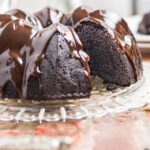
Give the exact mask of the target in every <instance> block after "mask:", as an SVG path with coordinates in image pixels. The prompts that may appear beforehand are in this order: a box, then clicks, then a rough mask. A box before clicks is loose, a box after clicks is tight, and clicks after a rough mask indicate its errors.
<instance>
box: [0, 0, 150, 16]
mask: <svg viewBox="0 0 150 150" xmlns="http://www.w3.org/2000/svg"><path fill="white" fill-rule="evenodd" d="M10 1H12V2H13V3H12V5H11V8H14V7H18V8H20V9H22V10H24V11H26V12H29V13H33V12H35V11H38V10H40V9H42V8H43V7H45V6H47V5H49V6H52V7H55V8H58V9H60V10H62V11H64V12H69V11H71V10H72V9H75V8H76V7H78V6H79V5H83V4H84V5H89V6H90V7H92V8H94V9H101V8H102V9H108V10H112V11H114V12H116V13H118V14H119V15H120V16H123V17H127V16H129V15H131V14H132V12H133V10H132V9H133V6H132V2H133V0H0V12H1V13H2V12H5V11H6V10H7V9H8V2H10ZM16 1H17V4H16ZM135 1H136V2H137V8H136V10H137V13H138V14H141V13H145V12H147V11H150V0H135Z"/></svg>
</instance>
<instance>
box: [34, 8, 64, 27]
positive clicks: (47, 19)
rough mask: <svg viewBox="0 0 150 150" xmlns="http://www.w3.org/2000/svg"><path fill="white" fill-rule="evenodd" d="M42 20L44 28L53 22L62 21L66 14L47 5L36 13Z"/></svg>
mask: <svg viewBox="0 0 150 150" xmlns="http://www.w3.org/2000/svg"><path fill="white" fill-rule="evenodd" d="M34 15H35V16H36V17H37V18H38V19H39V20H40V21H41V24H42V26H43V27H44V28H46V27H48V26H49V25H51V24H53V23H58V22H59V23H61V22H62V20H63V18H64V16H65V14H64V13H63V12H61V11H59V10H57V9H54V8H51V7H45V8H44V9H42V10H41V11H39V12H36V13H35V14H34Z"/></svg>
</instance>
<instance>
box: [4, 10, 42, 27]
mask: <svg viewBox="0 0 150 150" xmlns="http://www.w3.org/2000/svg"><path fill="white" fill-rule="evenodd" d="M5 14H8V15H12V16H15V17H17V18H21V19H25V20H26V21H27V22H29V23H30V24H32V25H33V26H35V27H36V28H38V29H43V26H42V24H41V22H40V21H39V19H38V18H37V17H36V16H35V15H29V14H27V13H25V12H23V11H22V10H20V9H12V10H9V11H7V12H6V13H5Z"/></svg>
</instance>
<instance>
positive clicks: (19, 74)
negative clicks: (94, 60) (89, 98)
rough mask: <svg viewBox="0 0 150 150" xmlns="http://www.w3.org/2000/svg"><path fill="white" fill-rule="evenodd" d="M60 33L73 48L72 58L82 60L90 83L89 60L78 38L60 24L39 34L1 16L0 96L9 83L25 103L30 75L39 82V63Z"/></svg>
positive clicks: (18, 20)
mask: <svg viewBox="0 0 150 150" xmlns="http://www.w3.org/2000/svg"><path fill="white" fill-rule="evenodd" d="M56 32H58V33H60V34H61V35H62V36H63V37H64V39H65V41H66V42H67V43H68V46H69V47H70V50H71V54H72V57H76V58H78V59H80V60H81V61H82V63H83V66H84V68H83V71H84V73H85V75H86V76H87V77H88V79H89V81H90V77H89V76H90V69H89V66H88V60H89V56H88V55H87V54H86V53H85V52H84V51H83V45H82V43H81V41H80V39H79V37H78V36H77V34H76V33H75V32H74V31H73V30H72V29H71V28H70V27H65V26H64V25H61V24H59V23H56V24H53V25H51V26H49V27H48V28H45V29H43V30H39V29H37V28H36V27H34V26H33V25H32V24H30V23H29V22H28V21H26V20H24V19H20V18H17V17H14V16H11V15H6V14H5V15H0V70H1V71H0V96H1V97H2V96H3V95H2V89H3V87H4V86H5V84H6V83H7V82H12V84H13V85H14V87H15V88H16V90H17V92H18V93H19V96H20V98H22V99H26V97H27V85H28V79H29V77H30V76H31V75H34V76H36V77H37V78H38V79H39V81H40V75H41V71H40V69H39V68H40V62H41V61H42V59H43V58H44V57H45V51H46V48H47V46H48V44H49V42H50V40H51V38H52V36H53V35H54V34H55V33H56Z"/></svg>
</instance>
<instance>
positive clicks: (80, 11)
mask: <svg viewBox="0 0 150 150" xmlns="http://www.w3.org/2000/svg"><path fill="white" fill-rule="evenodd" d="M92 11H93V9H91V8H89V7H87V6H81V7H79V8H77V9H76V10H75V11H74V12H73V13H72V15H71V17H72V21H73V24H76V23H77V22H78V21H80V20H81V19H82V18H84V17H86V16H87V15H88V14H89V13H90V12H92Z"/></svg>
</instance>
